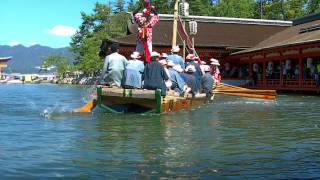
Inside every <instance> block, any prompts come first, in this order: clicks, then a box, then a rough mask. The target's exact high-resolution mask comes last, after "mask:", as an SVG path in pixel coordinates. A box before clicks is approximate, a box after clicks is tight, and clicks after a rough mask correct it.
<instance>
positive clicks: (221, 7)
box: [212, 0, 256, 18]
mask: <svg viewBox="0 0 320 180" xmlns="http://www.w3.org/2000/svg"><path fill="white" fill-rule="evenodd" d="M255 5H256V2H255V1H254V0H221V1H220V2H219V3H217V4H215V5H214V7H213V14H212V15H214V16H223V17H237V18H253V17H255Z"/></svg>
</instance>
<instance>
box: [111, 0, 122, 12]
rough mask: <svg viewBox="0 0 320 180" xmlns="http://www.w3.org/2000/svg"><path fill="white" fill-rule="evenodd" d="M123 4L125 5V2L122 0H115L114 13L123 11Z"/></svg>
mask: <svg viewBox="0 0 320 180" xmlns="http://www.w3.org/2000/svg"><path fill="white" fill-rule="evenodd" d="M124 5H125V2H124V0H117V1H116V4H115V6H114V7H115V9H114V11H113V12H114V13H115V14H117V13H120V12H124Z"/></svg>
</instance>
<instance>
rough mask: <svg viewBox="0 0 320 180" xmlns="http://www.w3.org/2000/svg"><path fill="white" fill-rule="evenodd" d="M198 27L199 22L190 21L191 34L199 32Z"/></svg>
mask: <svg viewBox="0 0 320 180" xmlns="http://www.w3.org/2000/svg"><path fill="white" fill-rule="evenodd" d="M197 28H198V24H197V22H196V21H195V20H191V21H189V30H190V35H196V34H197Z"/></svg>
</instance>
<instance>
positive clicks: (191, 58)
mask: <svg viewBox="0 0 320 180" xmlns="http://www.w3.org/2000/svg"><path fill="white" fill-rule="evenodd" d="M186 59H189V60H194V59H195V56H194V54H188V55H187V57H186Z"/></svg>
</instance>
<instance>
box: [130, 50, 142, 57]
mask: <svg viewBox="0 0 320 180" xmlns="http://www.w3.org/2000/svg"><path fill="white" fill-rule="evenodd" d="M130 57H131V58H133V59H140V58H141V55H140V53H139V52H137V51H134V52H133V53H132V54H131V55H130Z"/></svg>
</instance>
